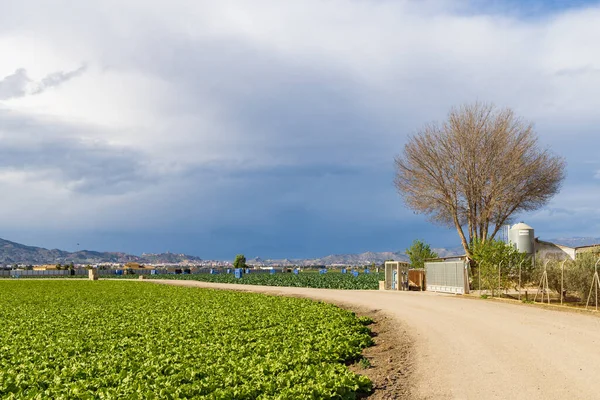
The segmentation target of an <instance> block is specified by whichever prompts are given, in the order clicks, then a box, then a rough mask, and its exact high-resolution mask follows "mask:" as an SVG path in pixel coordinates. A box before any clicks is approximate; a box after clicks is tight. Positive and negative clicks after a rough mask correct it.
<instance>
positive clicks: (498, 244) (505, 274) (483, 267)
mask: <svg viewBox="0 0 600 400" xmlns="http://www.w3.org/2000/svg"><path fill="white" fill-rule="evenodd" d="M470 249H471V253H472V257H473V261H475V263H476V267H477V268H476V269H475V270H474V274H475V275H474V277H473V278H474V279H477V282H478V284H479V282H481V286H482V287H483V288H488V289H491V291H492V296H493V295H494V291H495V290H498V291H499V290H501V289H502V288H507V287H508V286H509V285H510V284H512V283H515V281H517V280H518V278H519V265H520V264H521V261H523V260H525V259H526V258H527V257H528V255H527V254H525V253H520V252H519V251H518V250H517V249H516V248H515V247H514V246H511V245H509V244H506V243H504V242H503V241H501V240H494V239H491V240H487V241H485V242H484V241H483V240H478V239H475V240H474V241H473V243H472V244H471V248H470ZM521 267H522V273H523V276H524V277H526V278H525V279H526V280H525V281H526V282H527V281H528V280H529V278H528V277H529V276H530V275H531V270H532V268H533V267H532V264H531V262H527V261H525V262H523V264H521ZM478 274H481V276H478ZM480 278H481V279H480ZM477 289H478V290H479V289H480V288H479V287H478V288H477Z"/></svg>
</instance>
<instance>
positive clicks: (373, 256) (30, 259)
mask: <svg viewBox="0 0 600 400" xmlns="http://www.w3.org/2000/svg"><path fill="white" fill-rule="evenodd" d="M547 241H548V242H552V243H557V244H562V245H564V246H569V247H579V246H587V245H591V244H597V243H600V238H594V237H573V238H558V239H550V240H547ZM432 250H433V251H435V252H436V253H437V254H438V256H439V257H450V256H455V255H461V254H464V250H463V248H462V247H460V246H459V247H453V248H434V249H432ZM386 260H395V261H408V257H407V256H406V254H404V252H403V251H397V252H391V251H383V252H371V251H369V252H365V253H361V254H335V255H329V256H326V257H321V258H307V259H287V258H284V259H262V258H260V257H257V258H253V259H248V264H251V265H258V266H291V265H299V266H309V265H327V266H329V265H336V264H337V265H369V264H372V263H375V264H382V263H383V262H385V261H386ZM71 262H72V263H74V264H101V263H119V264H125V263H128V262H138V263H141V264H212V263H214V261H204V260H202V259H201V258H200V257H197V256H191V255H187V254H174V253H159V254H154V253H142V255H141V256H136V255H132V254H127V253H121V252H99V251H89V250H81V251H76V252H68V251H64V250H57V249H53V250H48V249H45V248H42V247H35V246H26V245H23V244H19V243H15V242H11V241H8V240H4V239H0V264H4V265H12V264H32V265H40V264H57V263H60V264H69V263H71ZM227 262H231V261H225V263H227Z"/></svg>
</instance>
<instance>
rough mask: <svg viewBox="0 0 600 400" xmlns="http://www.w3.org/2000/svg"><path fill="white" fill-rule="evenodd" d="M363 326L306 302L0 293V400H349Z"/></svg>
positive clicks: (94, 285)
mask: <svg viewBox="0 0 600 400" xmlns="http://www.w3.org/2000/svg"><path fill="white" fill-rule="evenodd" d="M366 322H367V321H364V320H362V319H360V318H356V317H355V316H354V314H352V313H351V312H348V311H345V310H342V309H340V308H337V307H335V306H333V305H329V304H325V303H320V302H314V301H310V300H306V299H295V298H287V297H272V296H266V295H261V294H252V293H237V292H228V291H216V290H209V289H197V288H183V287H175V286H166V285H165V286H163V285H153V284H149V283H143V282H129V281H128V282H126V281H96V282H93V281H54V280H51V281H0V398H3V399H4V398H8V399H46V398H52V399H125V398H127V399H177V398H206V399H321V398H324V399H325V398H338V399H352V398H355V397H356V394H357V392H365V391H369V390H370V387H371V383H370V382H369V380H368V379H367V378H366V377H363V376H360V375H357V374H355V373H353V372H351V371H350V370H349V369H348V368H347V367H346V364H347V363H348V362H351V361H353V360H357V359H359V358H360V356H361V352H362V349H363V348H365V347H367V346H369V345H370V344H371V343H372V342H371V337H370V335H369V330H368V328H367V327H366V326H365V323H366Z"/></svg>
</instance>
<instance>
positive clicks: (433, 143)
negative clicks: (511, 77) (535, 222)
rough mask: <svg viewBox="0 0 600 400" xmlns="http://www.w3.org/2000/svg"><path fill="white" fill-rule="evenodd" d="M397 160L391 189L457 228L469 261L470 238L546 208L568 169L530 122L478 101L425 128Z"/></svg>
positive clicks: (484, 235)
mask: <svg viewBox="0 0 600 400" xmlns="http://www.w3.org/2000/svg"><path fill="white" fill-rule="evenodd" d="M395 163H396V178H395V185H396V188H397V189H398V192H399V193H400V195H401V196H402V198H403V199H404V201H405V203H406V205H407V206H408V207H409V208H411V209H413V210H414V211H415V212H417V213H419V214H426V215H428V216H429V217H430V219H431V220H432V221H434V222H436V223H440V224H442V225H446V226H453V227H455V228H456V230H457V231H458V234H459V236H460V240H461V242H462V245H463V247H464V249H465V252H466V254H467V255H468V256H471V252H470V249H469V244H470V243H471V242H472V241H473V240H475V239H478V240H481V241H482V242H485V241H486V240H488V239H492V238H494V237H495V236H496V234H497V233H498V231H499V229H500V228H501V226H502V225H503V224H505V223H507V222H509V221H510V218H511V216H513V215H515V214H516V213H519V212H522V211H531V210H536V209H538V208H540V207H542V206H544V205H545V204H547V203H548V201H549V200H550V199H551V198H552V197H553V196H554V195H555V194H556V193H558V192H559V190H560V187H561V184H562V181H563V180H564V178H565V165H566V163H565V160H564V159H563V158H562V157H559V156H556V155H554V154H552V153H551V152H550V151H549V150H548V149H542V148H540V146H539V144H538V138H537V134H536V133H535V131H534V129H533V125H532V124H531V123H529V122H526V121H524V120H523V119H522V118H519V117H517V116H515V114H514V112H513V111H512V110H510V109H498V108H496V107H494V106H492V105H488V104H482V103H475V104H471V105H464V106H461V107H459V108H454V109H452V110H451V111H450V113H449V115H448V119H447V120H446V121H445V122H444V123H442V124H436V123H431V124H428V125H426V126H425V127H424V128H423V129H422V130H420V131H419V132H418V133H417V134H416V135H414V136H412V137H410V138H409V141H408V143H407V144H406V145H405V147H404V152H403V153H402V154H401V155H399V156H397V157H396V159H395ZM464 228H466V234H465V231H464V230H463V229H464Z"/></svg>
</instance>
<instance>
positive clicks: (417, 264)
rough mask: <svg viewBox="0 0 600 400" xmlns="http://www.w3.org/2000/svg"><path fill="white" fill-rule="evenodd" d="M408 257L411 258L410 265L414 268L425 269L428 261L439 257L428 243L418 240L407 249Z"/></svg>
mask: <svg viewBox="0 0 600 400" xmlns="http://www.w3.org/2000/svg"><path fill="white" fill-rule="evenodd" d="M406 255H407V256H408V258H410V264H411V265H412V267H413V268H425V260H426V259H428V258H437V256H438V255H437V253H436V252H434V251H433V250H431V247H430V246H429V245H428V244H427V243H425V242H423V241H421V240H418V239H417V240H415V241H414V242H413V244H412V245H411V246H410V247H409V248H408V249H406Z"/></svg>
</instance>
